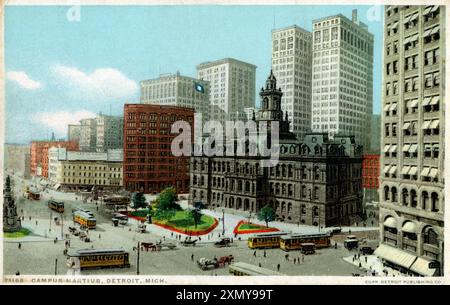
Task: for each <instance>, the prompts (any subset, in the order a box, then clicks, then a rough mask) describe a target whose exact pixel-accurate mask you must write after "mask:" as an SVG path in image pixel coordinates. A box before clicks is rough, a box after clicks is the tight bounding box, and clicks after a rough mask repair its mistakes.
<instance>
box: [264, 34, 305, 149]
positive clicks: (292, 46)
mask: <svg viewBox="0 0 450 305" xmlns="http://www.w3.org/2000/svg"><path fill="white" fill-rule="evenodd" d="M311 50H312V35H311V33H310V32H308V31H306V30H304V29H302V28H300V27H298V26H296V25H293V26H290V27H287V28H282V29H276V30H273V31H272V69H273V73H274V75H275V76H276V78H277V80H278V85H279V87H280V88H281V90H282V91H283V93H284V96H283V100H282V103H281V109H282V110H283V112H285V113H287V114H288V119H289V121H290V122H291V124H290V131H292V132H293V133H294V134H295V135H296V136H297V138H298V139H300V140H301V139H302V138H303V136H304V135H305V133H307V132H310V131H311V62H312V53H311Z"/></svg>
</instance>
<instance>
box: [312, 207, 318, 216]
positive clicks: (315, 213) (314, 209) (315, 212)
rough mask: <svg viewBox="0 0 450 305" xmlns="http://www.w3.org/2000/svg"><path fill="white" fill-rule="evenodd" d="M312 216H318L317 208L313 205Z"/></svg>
mask: <svg viewBox="0 0 450 305" xmlns="http://www.w3.org/2000/svg"><path fill="white" fill-rule="evenodd" d="M313 216H315V217H316V216H319V208H318V207H314V208H313Z"/></svg>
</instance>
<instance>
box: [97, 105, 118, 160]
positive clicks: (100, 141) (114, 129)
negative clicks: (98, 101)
mask: <svg viewBox="0 0 450 305" xmlns="http://www.w3.org/2000/svg"><path fill="white" fill-rule="evenodd" d="M95 120H96V123H95V126H96V127H97V131H96V133H97V135H96V147H97V152H106V151H107V150H108V149H118V148H123V117H122V116H112V115H104V114H101V113H100V114H99V115H98V116H97V117H96V118H95Z"/></svg>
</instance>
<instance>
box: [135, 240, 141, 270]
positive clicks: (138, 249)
mask: <svg viewBox="0 0 450 305" xmlns="http://www.w3.org/2000/svg"><path fill="white" fill-rule="evenodd" d="M140 250H141V245H140V242H138V244H137V264H136V265H137V268H136V274H137V275H139V254H140V252H141V251H140Z"/></svg>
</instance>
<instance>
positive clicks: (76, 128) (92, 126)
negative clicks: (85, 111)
mask: <svg viewBox="0 0 450 305" xmlns="http://www.w3.org/2000/svg"><path fill="white" fill-rule="evenodd" d="M68 139H69V141H78V144H79V146H80V150H81V151H95V150H96V149H97V120H96V119H95V118H93V119H82V120H80V124H79V125H75V124H73V125H72V124H70V125H69V126H68Z"/></svg>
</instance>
